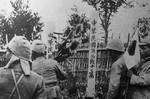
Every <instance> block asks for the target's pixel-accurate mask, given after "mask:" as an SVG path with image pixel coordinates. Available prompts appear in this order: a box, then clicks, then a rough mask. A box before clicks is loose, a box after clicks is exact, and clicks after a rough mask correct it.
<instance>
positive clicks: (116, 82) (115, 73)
mask: <svg viewBox="0 0 150 99" xmlns="http://www.w3.org/2000/svg"><path fill="white" fill-rule="evenodd" d="M120 67H121V66H120V65H117V64H113V65H112V68H111V73H110V81H109V88H108V93H107V98H106V99H113V98H114V97H115V96H116V95H117V93H118V89H119V86H120V78H121V69H120Z"/></svg>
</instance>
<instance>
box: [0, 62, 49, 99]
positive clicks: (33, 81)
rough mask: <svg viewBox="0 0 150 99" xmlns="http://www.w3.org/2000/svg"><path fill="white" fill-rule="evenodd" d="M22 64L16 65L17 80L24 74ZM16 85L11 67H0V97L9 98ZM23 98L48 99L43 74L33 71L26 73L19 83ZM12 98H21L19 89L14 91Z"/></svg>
mask: <svg viewBox="0 0 150 99" xmlns="http://www.w3.org/2000/svg"><path fill="white" fill-rule="evenodd" d="M19 65H20V64H18V65H16V66H14V68H13V70H14V73H15V76H16V81H18V79H19V78H20V76H21V75H22V74H23V71H22V70H21V68H20V66H19ZM14 87H15V83H14V80H13V76H12V73H11V69H9V68H0V99H9V96H10V94H11V92H12V90H13V89H14ZM18 89H19V93H20V96H21V99H46V95H45V85H44V80H43V78H42V77H41V76H39V75H38V74H36V73H35V72H33V71H31V74H30V75H28V76H26V75H24V76H23V77H22V79H21V81H20V82H19V84H18ZM11 99H19V98H18V94H17V91H14V94H13V95H12V98H11Z"/></svg>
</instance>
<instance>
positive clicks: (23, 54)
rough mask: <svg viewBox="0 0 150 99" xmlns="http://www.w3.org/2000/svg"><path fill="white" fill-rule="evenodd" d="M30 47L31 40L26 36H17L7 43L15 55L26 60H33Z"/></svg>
mask: <svg viewBox="0 0 150 99" xmlns="http://www.w3.org/2000/svg"><path fill="white" fill-rule="evenodd" d="M30 47H31V46H30V42H29V41H28V40H27V39H26V38H25V37H24V36H15V37H14V38H12V40H11V41H10V42H9V43H8V45H7V48H8V49H9V50H10V51H11V52H12V53H13V54H14V55H15V56H17V57H18V58H20V59H23V60H26V61H31V48H30Z"/></svg>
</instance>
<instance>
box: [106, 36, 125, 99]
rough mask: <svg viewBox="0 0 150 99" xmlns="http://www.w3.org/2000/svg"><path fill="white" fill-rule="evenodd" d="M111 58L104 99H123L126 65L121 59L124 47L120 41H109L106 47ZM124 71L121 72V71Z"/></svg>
mask: <svg viewBox="0 0 150 99" xmlns="http://www.w3.org/2000/svg"><path fill="white" fill-rule="evenodd" d="M106 49H107V50H110V55H111V57H112V62H113V64H112V67H111V70H110V80H109V87H108V93H107V96H106V99H124V95H123V93H124V91H125V90H124V89H125V88H126V85H125V84H126V83H124V82H126V80H127V79H126V77H124V76H125V75H126V72H127V70H126V64H125V60H124V58H123V56H122V55H123V53H124V46H123V43H122V42H121V40H120V39H113V40H111V41H110V42H109V43H108V45H107V47H106ZM122 69H123V70H124V71H123V72H122V71H121V70H122Z"/></svg>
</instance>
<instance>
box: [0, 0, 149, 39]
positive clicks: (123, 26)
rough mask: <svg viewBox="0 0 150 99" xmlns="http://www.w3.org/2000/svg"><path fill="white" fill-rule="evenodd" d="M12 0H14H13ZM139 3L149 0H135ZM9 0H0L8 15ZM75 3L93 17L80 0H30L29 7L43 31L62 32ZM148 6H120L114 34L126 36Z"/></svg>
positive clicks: (113, 28)
mask: <svg viewBox="0 0 150 99" xmlns="http://www.w3.org/2000/svg"><path fill="white" fill-rule="evenodd" d="M13 1H14V0H13ZM135 1H138V2H140V3H142V2H144V1H149V2H150V0H135ZM9 2H10V0H0V13H3V14H6V15H9V12H10V11H11V9H12V8H11V6H10V3H9ZM73 5H77V7H78V8H79V12H85V13H86V14H87V16H88V17H90V18H93V16H94V15H93V13H94V10H93V8H92V7H90V6H88V5H87V4H86V3H83V2H82V0H30V8H31V9H32V10H33V11H36V12H38V13H39V15H40V16H41V17H42V20H41V21H43V22H44V24H45V28H44V32H45V34H46V33H49V32H51V31H56V32H63V29H64V28H65V27H66V24H67V19H68V17H69V15H70V14H71V10H70V9H71V7H73ZM149 9H150V6H147V7H144V8H139V7H135V8H132V9H124V8H121V9H120V10H119V12H118V13H117V14H116V15H115V16H114V17H113V19H112V24H111V26H110V28H111V29H112V31H111V32H112V33H114V35H115V36H118V34H119V33H120V34H121V37H122V38H124V37H126V36H127V35H126V34H127V33H131V32H132V27H133V24H136V21H137V19H138V17H141V16H150V13H148V10H149Z"/></svg>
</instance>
